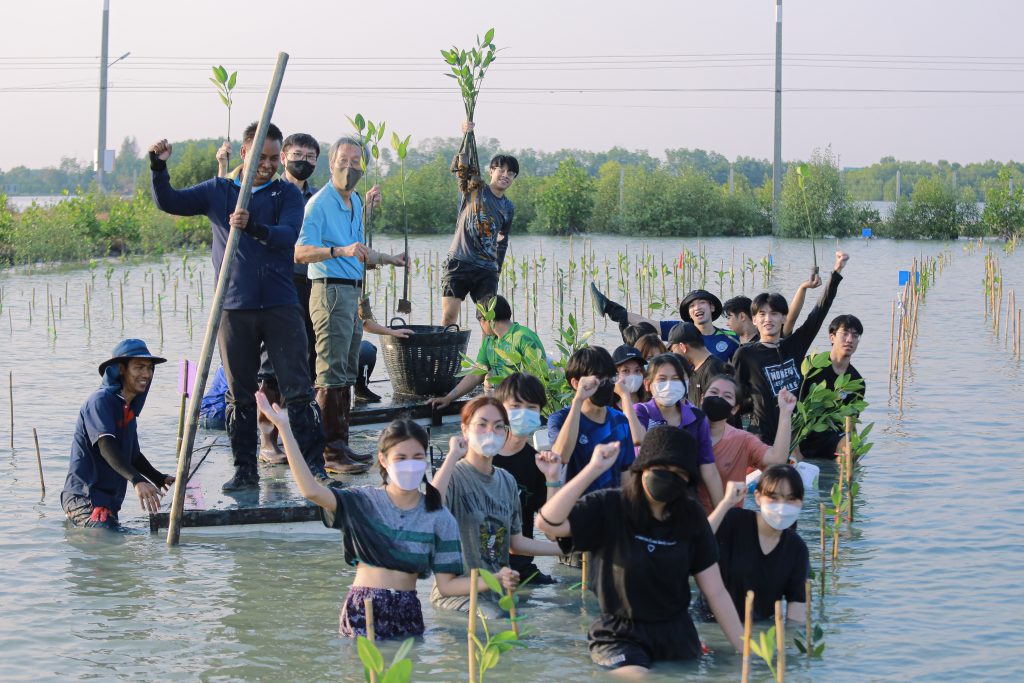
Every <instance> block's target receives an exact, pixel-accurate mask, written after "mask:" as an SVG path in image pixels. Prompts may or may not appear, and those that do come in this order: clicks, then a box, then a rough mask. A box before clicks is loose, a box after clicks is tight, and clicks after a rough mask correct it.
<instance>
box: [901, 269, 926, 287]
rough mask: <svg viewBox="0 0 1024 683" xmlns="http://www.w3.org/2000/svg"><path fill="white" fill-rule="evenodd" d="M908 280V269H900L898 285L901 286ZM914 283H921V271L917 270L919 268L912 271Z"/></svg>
mask: <svg viewBox="0 0 1024 683" xmlns="http://www.w3.org/2000/svg"><path fill="white" fill-rule="evenodd" d="M909 281H910V271H909V270H901V271H900V285H899V286H900V287H903V286H904V285H906V284H907V282H909ZM914 284H917V285H919V284H921V271H919V270H915V271H914Z"/></svg>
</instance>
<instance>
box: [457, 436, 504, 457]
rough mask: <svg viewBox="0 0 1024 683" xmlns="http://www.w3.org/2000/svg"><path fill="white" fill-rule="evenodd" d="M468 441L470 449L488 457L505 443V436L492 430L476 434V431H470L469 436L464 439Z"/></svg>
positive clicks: (492, 455)
mask: <svg viewBox="0 0 1024 683" xmlns="http://www.w3.org/2000/svg"><path fill="white" fill-rule="evenodd" d="M466 441H468V442H469V447H470V449H471V450H474V451H476V452H477V453H479V454H480V455H483V456H486V457H488V458H493V457H494V456H496V455H497V454H498V451H500V450H501V447H502V446H504V445H505V437H504V436H499V435H497V434H495V433H494V432H487V433H485V434H477V433H476V432H470V433H469V438H467V439H466Z"/></svg>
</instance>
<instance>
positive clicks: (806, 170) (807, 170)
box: [796, 163, 818, 279]
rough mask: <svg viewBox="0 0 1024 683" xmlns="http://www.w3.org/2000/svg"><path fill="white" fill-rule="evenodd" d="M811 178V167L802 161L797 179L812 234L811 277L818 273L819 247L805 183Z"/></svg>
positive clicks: (808, 229) (809, 230) (808, 226)
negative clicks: (815, 239)
mask: <svg viewBox="0 0 1024 683" xmlns="http://www.w3.org/2000/svg"><path fill="white" fill-rule="evenodd" d="M810 178H811V167H810V165H808V164H807V163H802V164H800V165H799V166H797V167H796V180H797V184H798V185H799V186H800V196H801V197H803V200H804V213H805V214H806V216H807V231H808V232H809V233H810V235H811V255H812V256H813V258H814V270H813V271H811V279H814V276H815V275H817V274H818V247H817V245H816V244H815V242H814V224H813V223H812V222H811V209H810V207H809V206H808V204H807V187H806V185H805V184H804V181H805V180H809V179H810Z"/></svg>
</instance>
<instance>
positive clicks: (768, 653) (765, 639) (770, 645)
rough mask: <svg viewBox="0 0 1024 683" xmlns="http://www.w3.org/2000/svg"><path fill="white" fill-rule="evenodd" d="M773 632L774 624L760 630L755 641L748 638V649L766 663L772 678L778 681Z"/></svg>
mask: <svg viewBox="0 0 1024 683" xmlns="http://www.w3.org/2000/svg"><path fill="white" fill-rule="evenodd" d="M775 632H776V628H775V626H771V627H769V629H768V630H767V631H761V633H759V634H758V637H757V640H756V641H755V640H753V639H751V640H750V651H751V652H753V653H754V654H755V655H757V656H758V657H760V658H761V659H762V660H764V663H765V664H767V665H768V670H769V671H770V672H771V673H772V678H773V679H774V680H776V681H778V680H780V679H779V674H778V672H777V671H776V670H775V650H776V636H775Z"/></svg>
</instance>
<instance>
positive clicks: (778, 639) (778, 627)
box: [775, 600, 786, 683]
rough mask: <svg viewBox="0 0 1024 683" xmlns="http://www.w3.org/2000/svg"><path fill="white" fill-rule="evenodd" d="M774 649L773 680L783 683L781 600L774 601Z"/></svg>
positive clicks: (783, 657) (783, 658)
mask: <svg viewBox="0 0 1024 683" xmlns="http://www.w3.org/2000/svg"><path fill="white" fill-rule="evenodd" d="M775 649H776V650H777V651H778V653H779V654H778V658H777V659H776V660H775V680H776V681H778V683H783V681H785V680H786V620H785V618H783V616H782V600H776V601H775Z"/></svg>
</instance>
